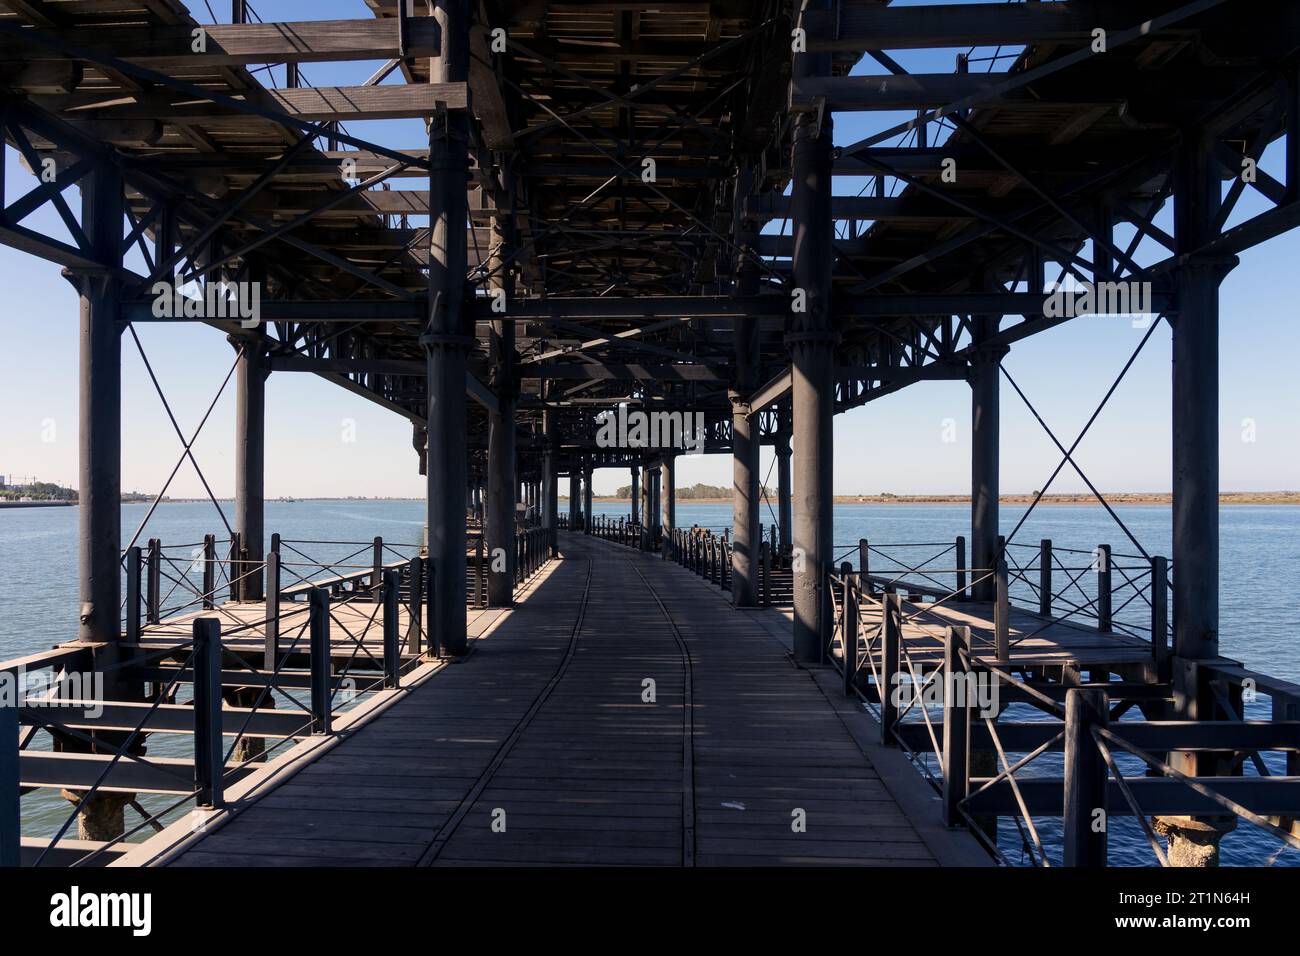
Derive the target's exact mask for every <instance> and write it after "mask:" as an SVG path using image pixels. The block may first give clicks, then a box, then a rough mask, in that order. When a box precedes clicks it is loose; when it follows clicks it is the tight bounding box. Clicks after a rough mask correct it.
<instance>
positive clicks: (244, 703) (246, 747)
mask: <svg viewBox="0 0 1300 956" xmlns="http://www.w3.org/2000/svg"><path fill="white" fill-rule="evenodd" d="M261 694H262V688H260V687H227V688H225V690H224V691H223V692H222V694H221V697H222V699H223V700H224V701H225V702H226V703H227V704H229V705H230V706H231V707H245V708H253V707H257V709H258V710H259V711H267V710H274V709H275V698H274V696H272V695H271V694H267V695H266V700H264V701H262V703H261V704H260V705H259V704H258V702H257V701H258V698H259V697H260V696H261ZM223 746H224V744H223ZM265 753H266V739H265V738H264V737H249V736H247V735H245V736H243V737H240V738H239V740H237V741H236V742H235V749H234V750H233V751H232V752H231V754H230V759H231V761H232V762H233V763H236V764H241V763H246V762H247V761H249V760H259V759H260V758H261V757H262V755H263V754H265Z"/></svg>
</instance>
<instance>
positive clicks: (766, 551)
mask: <svg viewBox="0 0 1300 956" xmlns="http://www.w3.org/2000/svg"><path fill="white" fill-rule="evenodd" d="M761 557H762V560H763V565H762V570H763V607H771V606H772V545H771V544H770V543H769V542H767V541H764V542H763V550H762V555H761Z"/></svg>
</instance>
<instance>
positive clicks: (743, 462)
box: [728, 175, 763, 607]
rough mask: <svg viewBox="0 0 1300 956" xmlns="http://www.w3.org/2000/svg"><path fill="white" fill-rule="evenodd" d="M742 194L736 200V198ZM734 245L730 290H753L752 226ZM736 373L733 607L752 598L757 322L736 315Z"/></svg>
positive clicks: (756, 533)
mask: <svg viewBox="0 0 1300 956" xmlns="http://www.w3.org/2000/svg"><path fill="white" fill-rule="evenodd" d="M751 181H752V177H751V176H749V175H746V176H744V177H742V179H741V182H742V183H743V184H744V186H743V187H738V189H737V192H738V194H742V193H748V188H747V187H748V184H749V183H750V182H751ZM742 201H743V198H742V195H738V196H737V202H742ZM736 238H737V245H738V246H739V251H738V253H737V255H738V257H739V258H738V261H737V263H736V284H735V287H736V293H737V294H738V295H757V294H758V250H757V248H756V247H757V245H758V230H757V228H756V226H755V224H754V223H753V222H752V221H750V220H748V219H745V220H742V222H741V227H740V229H739V230H738V232H737V237H736ZM735 349H736V375H735V388H734V389H733V390H732V391H731V392H730V393H729V395H728V397H729V398H730V399H731V478H732V481H731V483H732V488H731V603H732V604H733V605H734V606H736V607H754V606H756V605H757V604H758V571H759V559H758V552H759V547H760V545H761V544H762V541H763V538H762V532H761V530H760V528H759V510H758V508H759V505H758V495H759V490H758V482H759V476H758V470H759V457H758V456H759V439H758V419H757V417H751V415H750V413H751V411H753V412H758V411H761V409H752V410H751V409H750V407H749V396H750V394H751V393H752V392H753V391H754V386H755V378H756V371H757V367H758V323H757V322H755V321H754V319H753V318H752V317H747V316H746V317H740V318H737V319H736V325H735Z"/></svg>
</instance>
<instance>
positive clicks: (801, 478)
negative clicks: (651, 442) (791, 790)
mask: <svg viewBox="0 0 1300 956" xmlns="http://www.w3.org/2000/svg"><path fill="white" fill-rule="evenodd" d="M831 6H832V5H831V4H830V3H829V2H828V0H810V2H809V3H808V4H807V5H806V7H805V11H807V10H809V9H830V8H831ZM830 70H831V57H830V56H829V55H828V54H803V55H800V56H798V57H796V59H795V68H794V72H795V75H796V76H802V77H808V76H827V75H829V74H830ZM833 130H834V124H833V123H832V121H831V113H830V111H829V110H826V111H825V112H824V113H823V112H822V111H818V112H816V113H801V114H800V115H799V117H798V119H797V120H796V124H795V130H794V148H793V153H794V158H793V185H792V189H791V194H790V214H791V215H790V218H791V220H792V229H793V232H794V297H793V299H792V308H793V309H794V314H793V320H794V321H793V326H792V329H791V333H790V334H789V335H788V336H787V338H786V341H787V342H788V343H789V344H790V346H791V352H792V356H791V370H792V381H793V388H792V390H791V405H792V410H793V411H792V424H793V429H794V434H796V435H798V436H799V440H798V442H797V443H796V444H795V448H794V493H793V500H794V505H795V507H794V553H795V573H794V656H795V660H796V661H801V662H814V661H817V660H819V659H820V658H821V655H822V651H823V649H824V648H825V647H826V645H827V643H828V642H829V639H830V622H831V615H830V599H829V595H830V591H829V589H828V586H827V580H826V575H827V572H829V571H830V570H831V569H832V565H831V562H832V554H831V543H832V522H833V514H832V504H833V501H834V497H833V488H832V485H831V471H832V463H833V457H834V434H833V425H834V415H835V355H834V343H835V332H834V329H833V327H832V324H831V265H832V262H833V261H834V258H835V257H834V253H833V250H832V247H831V239H832V236H833V225H834V223H833V221H832V219H831V165H832V163H831V152H832V149H833ZM799 297H802V300H803V301H802V302H800V301H799ZM801 306H802V310H801V309H800V307H801Z"/></svg>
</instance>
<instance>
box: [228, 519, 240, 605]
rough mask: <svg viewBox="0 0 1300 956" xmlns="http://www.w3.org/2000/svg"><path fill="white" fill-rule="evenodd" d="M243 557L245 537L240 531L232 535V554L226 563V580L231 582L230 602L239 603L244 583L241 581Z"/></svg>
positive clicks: (233, 532)
mask: <svg viewBox="0 0 1300 956" xmlns="http://www.w3.org/2000/svg"><path fill="white" fill-rule="evenodd" d="M242 555H243V537H242V535H241V534H240V533H239V532H238V531H232V532H231V533H230V554H229V556H228V557H227V562H226V569H227V570H226V578H227V579H228V580H229V581H230V600H232V601H239V600H241V598H240V593H241V589H242V588H243V584H244V582H243V581H242V580H241V578H242V576H243V574H242V571H243V567H244V564H243V562H242V561H241V560H240V558H241V557H242Z"/></svg>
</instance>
